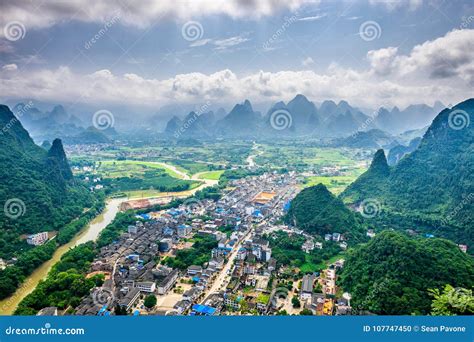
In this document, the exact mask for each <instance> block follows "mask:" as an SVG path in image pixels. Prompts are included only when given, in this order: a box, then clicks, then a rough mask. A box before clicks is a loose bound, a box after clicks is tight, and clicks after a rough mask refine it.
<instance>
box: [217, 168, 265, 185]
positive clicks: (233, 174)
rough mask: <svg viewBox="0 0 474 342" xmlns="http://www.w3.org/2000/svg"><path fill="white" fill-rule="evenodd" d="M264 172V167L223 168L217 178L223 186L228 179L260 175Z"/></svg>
mask: <svg viewBox="0 0 474 342" xmlns="http://www.w3.org/2000/svg"><path fill="white" fill-rule="evenodd" d="M264 173H265V170H264V169H257V170H248V169H244V168H239V169H232V170H225V171H224V173H223V174H222V175H221V178H220V180H219V185H222V186H225V185H227V183H228V182H229V180H234V179H241V178H245V177H249V176H260V175H263V174H264Z"/></svg>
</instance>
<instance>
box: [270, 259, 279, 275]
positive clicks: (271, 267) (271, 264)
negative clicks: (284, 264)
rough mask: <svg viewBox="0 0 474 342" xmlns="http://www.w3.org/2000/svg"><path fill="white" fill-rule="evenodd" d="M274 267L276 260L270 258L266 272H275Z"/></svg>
mask: <svg viewBox="0 0 474 342" xmlns="http://www.w3.org/2000/svg"><path fill="white" fill-rule="evenodd" d="M276 265H277V262H276V259H273V258H271V259H270V260H268V270H269V271H270V272H272V271H275V270H276Z"/></svg>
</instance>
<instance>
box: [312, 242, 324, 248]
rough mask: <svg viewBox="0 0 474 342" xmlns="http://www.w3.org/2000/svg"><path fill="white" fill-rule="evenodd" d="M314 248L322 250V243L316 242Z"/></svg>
mask: <svg viewBox="0 0 474 342" xmlns="http://www.w3.org/2000/svg"><path fill="white" fill-rule="evenodd" d="M314 247H315V248H317V249H323V243H322V242H316V243H315V244H314Z"/></svg>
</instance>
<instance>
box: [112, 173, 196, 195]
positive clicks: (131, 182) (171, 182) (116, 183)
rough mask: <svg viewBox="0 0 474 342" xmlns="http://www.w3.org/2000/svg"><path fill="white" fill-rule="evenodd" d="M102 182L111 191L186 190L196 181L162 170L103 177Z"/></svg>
mask: <svg viewBox="0 0 474 342" xmlns="http://www.w3.org/2000/svg"><path fill="white" fill-rule="evenodd" d="M103 184H104V185H106V186H107V187H108V190H110V191H112V192H122V191H131V190H148V189H154V190H158V191H162V192H171V191H186V190H189V189H191V188H192V186H193V185H198V184H199V183H198V182H195V181H190V180H182V179H178V178H173V177H171V176H170V175H168V173H166V172H163V171H162V170H153V171H146V172H145V173H144V174H143V176H142V177H140V178H138V177H117V178H104V179H103Z"/></svg>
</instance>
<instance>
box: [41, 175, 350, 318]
mask: <svg viewBox="0 0 474 342" xmlns="http://www.w3.org/2000/svg"><path fill="white" fill-rule="evenodd" d="M297 183H298V182H297V177H296V174H295V173H293V172H290V173H287V174H278V173H265V174H263V175H261V176H251V177H247V178H242V179H238V180H233V181H232V182H231V184H230V186H229V189H231V190H228V192H227V193H225V194H224V196H223V197H221V198H220V199H219V200H218V201H216V202H214V201H211V200H202V201H197V200H195V199H190V200H187V201H185V202H184V203H182V204H181V205H179V207H177V208H171V209H168V210H161V211H149V212H146V213H144V214H140V215H137V216H136V217H137V222H136V223H135V224H134V225H130V226H129V227H128V229H127V232H126V233H124V234H122V235H121V237H120V238H119V239H118V240H117V241H114V242H113V243H112V244H110V245H107V246H105V247H102V249H101V250H100V254H99V256H98V257H97V258H96V259H95V260H94V262H93V263H92V264H91V269H90V273H89V274H88V276H92V275H95V274H103V275H104V277H105V278H104V279H105V281H104V283H103V284H102V286H101V287H98V288H94V289H92V290H91V294H90V296H87V297H86V298H84V299H83V300H82V302H81V304H80V305H79V306H78V307H77V308H76V312H75V314H77V315H99V316H103V315H111V314H128V315H205V316H211V315H275V314H279V315H281V314H288V315H291V314H305V315H311V314H313V315H346V314H350V313H351V306H350V295H349V294H347V293H345V294H340V291H339V289H338V287H337V285H336V278H337V275H336V273H337V270H338V269H340V268H342V267H343V266H344V260H343V259H342V258H341V259H338V260H335V261H334V262H332V263H331V264H329V265H328V266H327V268H326V269H324V270H322V272H311V273H309V272H307V273H302V272H299V273H294V274H292V273H291V272H289V269H288V266H287V265H280V264H279V263H278V262H277V260H276V259H275V258H273V257H272V246H271V244H270V241H269V240H271V238H270V237H271V236H272V235H274V234H276V233H278V232H284V233H285V234H289V235H297V236H300V237H302V238H303V239H302V240H304V243H302V245H301V247H300V248H301V250H302V251H304V252H306V253H309V252H310V251H312V250H314V249H322V248H324V245H325V244H326V242H327V243H331V244H333V245H334V244H336V245H337V246H339V247H338V248H340V250H341V251H343V250H345V249H346V248H347V244H346V242H345V241H343V238H344V237H343V235H342V234H339V233H334V234H327V235H326V236H325V237H324V241H323V242H319V241H315V240H314V238H313V237H312V236H310V235H309V234H307V233H305V232H303V231H302V230H298V229H296V228H295V227H291V226H288V225H285V224H284V223H283V222H282V220H281V218H282V217H283V215H284V214H285V212H286V210H288V208H289V205H290V202H291V200H292V199H293V198H294V197H295V196H296V194H297V193H298V192H299V187H298V186H297ZM190 250H193V251H194V254H192V255H191V256H189V255H187V254H186V252H187V251H190ZM190 257H191V258H192V259H190ZM189 259H190V260H189ZM46 309H49V308H46ZM46 309H45V310H46ZM40 314H42V313H41V312H40Z"/></svg>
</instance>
